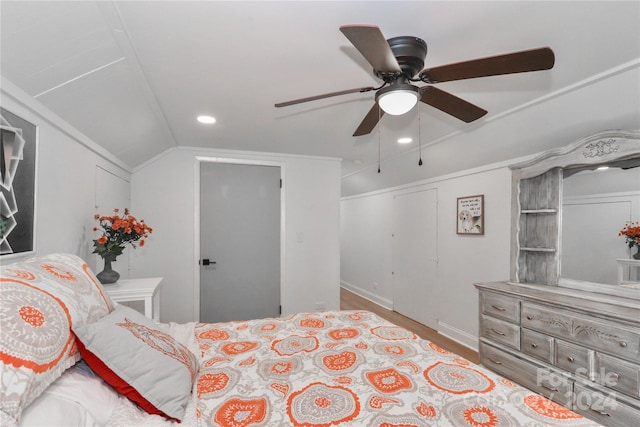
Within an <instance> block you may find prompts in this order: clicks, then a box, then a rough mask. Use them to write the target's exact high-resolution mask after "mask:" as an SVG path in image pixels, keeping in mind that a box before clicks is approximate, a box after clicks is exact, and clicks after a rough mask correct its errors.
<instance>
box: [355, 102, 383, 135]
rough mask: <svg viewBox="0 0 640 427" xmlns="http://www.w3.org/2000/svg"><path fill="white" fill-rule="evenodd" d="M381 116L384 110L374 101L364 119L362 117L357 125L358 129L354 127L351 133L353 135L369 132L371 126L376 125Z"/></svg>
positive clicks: (371, 128)
mask: <svg viewBox="0 0 640 427" xmlns="http://www.w3.org/2000/svg"><path fill="white" fill-rule="evenodd" d="M382 116H384V111H383V110H382V108H379V107H378V103H377V102H376V103H375V104H373V107H371V109H370V110H369V112H368V113H367V115H366V116H364V119H362V122H361V123H360V126H358V129H356V131H355V132H354V133H353V136H362V135H368V134H370V133H371V131H372V130H373V128H375V127H376V125H377V124H378V121H379V120H380V119H381V118H382Z"/></svg>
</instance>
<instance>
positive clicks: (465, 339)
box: [340, 280, 478, 352]
mask: <svg viewBox="0 0 640 427" xmlns="http://www.w3.org/2000/svg"><path fill="white" fill-rule="evenodd" d="M340 286H342V287H343V288H345V289H347V290H349V291H351V292H353V293H354V294H356V295H359V296H361V297H362V298H365V299H367V300H369V301H371V302H372V303H374V304H378V305H379V306H381V307H383V308H386V309H387V310H393V301H391V300H389V299H387V298H382V297H380V296H379V295H375V294H373V293H371V292H369V291H366V290H364V289H362V288H359V287H357V286H354V285H352V284H351V283H349V282H345V281H344V280H341V281H340ZM438 333H439V334H440V335H442V336H445V337H447V338H449V339H452V340H453V341H455V342H457V343H458V344H461V345H463V346H465V347H467V348H470V349H471V350H473V351H476V352H477V351H478V337H476V336H475V335H471V334H468V333H467V332H464V331H461V330H460V329H457V328H454V327H453V326H451V325H448V324H446V323H443V322H438Z"/></svg>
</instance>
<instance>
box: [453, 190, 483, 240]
mask: <svg viewBox="0 0 640 427" xmlns="http://www.w3.org/2000/svg"><path fill="white" fill-rule="evenodd" d="M456 224H457V226H456V233H458V234H476V235H483V234H484V194H481V195H477V196H468V197H458V209H457V219H456Z"/></svg>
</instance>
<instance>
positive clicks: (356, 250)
mask: <svg viewBox="0 0 640 427" xmlns="http://www.w3.org/2000/svg"><path fill="white" fill-rule="evenodd" d="M409 187H412V188H413V189H415V190H418V189H420V188H424V189H427V188H437V191H438V210H437V215H438V277H437V288H438V291H437V292H436V293H435V294H434V295H433V296H432V297H433V298H436V299H437V300H438V304H437V305H438V306H439V307H440V309H439V313H438V331H439V332H440V333H442V334H444V335H447V336H449V337H451V338H453V339H455V340H456V341H459V342H461V343H462V344H465V345H467V346H469V347H471V348H477V336H478V295H477V291H476V289H475V288H474V286H473V284H474V283H475V282H484V281H496V280H506V279H508V278H509V251H510V247H509V245H510V236H511V234H510V233H511V230H510V221H511V171H510V170H509V169H508V167H507V166H506V164H501V165H491V166H488V167H486V168H481V169H474V170H469V171H466V172H462V173H459V174H455V175H450V176H444V177H440V178H436V179H432V180H427V181H422V182H417V183H413V184H411V185H410V186H400V187H394V188H391V189H387V190H382V191H377V192H372V193H367V194H364V195H360V196H353V197H347V198H344V199H343V200H342V202H341V279H342V284H343V286H344V287H346V288H348V289H351V290H354V291H355V292H357V293H359V294H361V295H363V296H365V297H368V298H369V299H371V300H373V301H375V302H378V303H381V304H382V305H385V306H392V305H393V279H392V277H393V276H392V275H391V260H392V253H391V248H392V242H391V234H392V233H393V229H392V227H393V226H392V224H393V221H392V219H393V215H394V212H393V209H394V207H393V196H394V195H395V194H399V193H400V192H402V191H406V189H407V188H409ZM477 194H484V203H485V234H484V236H464V235H457V234H456V199H457V197H463V196H472V195H477ZM374 282H375V283H377V289H374V285H373V284H374Z"/></svg>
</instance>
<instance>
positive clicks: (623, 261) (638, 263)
mask: <svg viewBox="0 0 640 427" xmlns="http://www.w3.org/2000/svg"><path fill="white" fill-rule="evenodd" d="M616 262H617V263H618V285H626V286H629V285H640V282H630V281H628V280H624V279H625V277H624V276H625V274H624V273H625V267H629V269H632V268H637V269H640V260H639V259H630V258H629V259H627V258H618V259H616ZM636 278H637V280H640V277H638V276H636Z"/></svg>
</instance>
